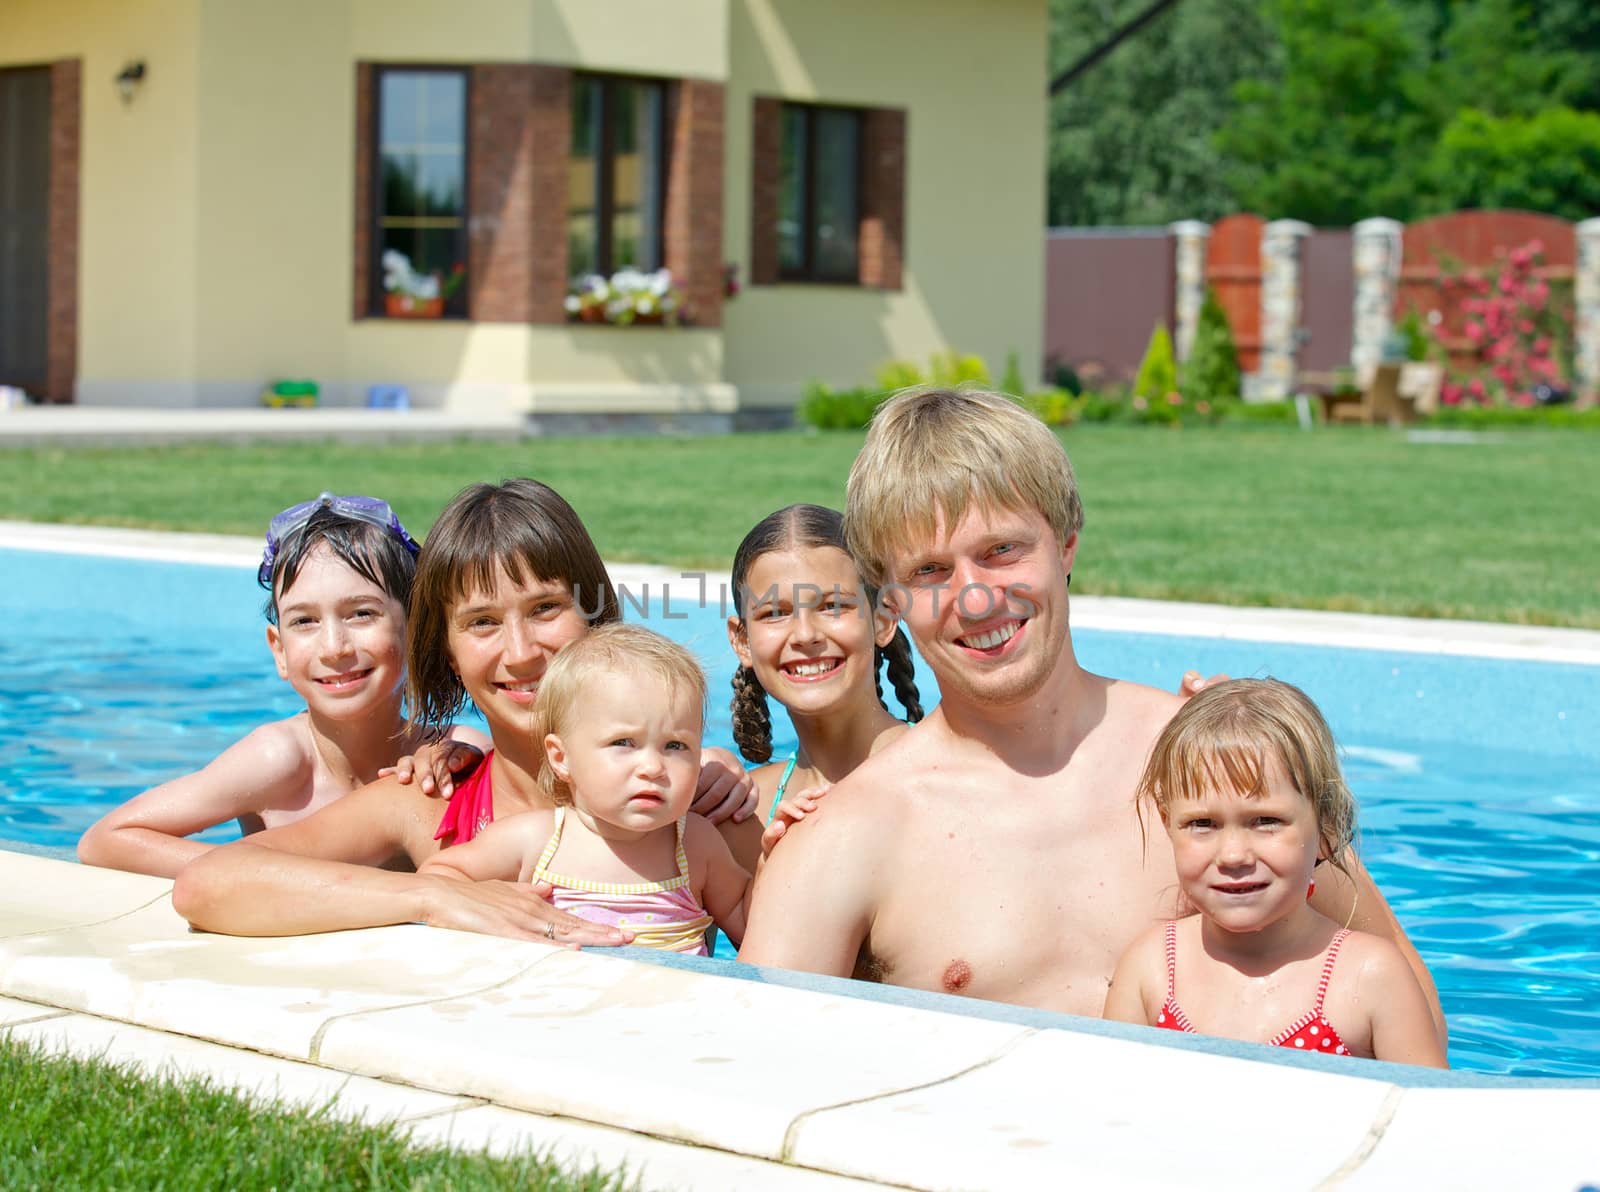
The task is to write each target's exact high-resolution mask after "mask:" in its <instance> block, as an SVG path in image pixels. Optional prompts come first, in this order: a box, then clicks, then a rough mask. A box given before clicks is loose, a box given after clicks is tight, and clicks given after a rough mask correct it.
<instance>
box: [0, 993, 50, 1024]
mask: <svg viewBox="0 0 1600 1192" xmlns="http://www.w3.org/2000/svg"><path fill="white" fill-rule="evenodd" d="M65 1013H66V1011H65V1010H63V1009H61V1008H60V1007H59V1006H45V1005H41V1004H40V1003H39V1002H24V1001H19V1000H18V999H16V998H14V997H0V1027H5V1026H12V1025H14V1024H16V1023H19V1022H34V1021H36V1020H38V1019H42V1018H57V1017H59V1016H61V1015H62V1014H65Z"/></svg>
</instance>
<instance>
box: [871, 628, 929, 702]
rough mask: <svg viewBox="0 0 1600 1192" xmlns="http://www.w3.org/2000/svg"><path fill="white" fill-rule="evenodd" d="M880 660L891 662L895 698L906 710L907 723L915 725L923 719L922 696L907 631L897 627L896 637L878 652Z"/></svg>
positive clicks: (890, 673)
mask: <svg viewBox="0 0 1600 1192" xmlns="http://www.w3.org/2000/svg"><path fill="white" fill-rule="evenodd" d="M878 657H879V659H884V658H887V659H888V660H889V682H891V683H893V684H894V694H895V698H896V699H898V700H899V701H900V706H901V707H903V708H904V709H905V710H906V722H907V723H908V724H915V723H917V721H919V720H921V719H922V695H921V693H920V692H918V691H917V680H916V670H915V668H914V667H913V666H912V663H911V641H910V639H909V638H907V637H906V631H905V630H904V629H903V628H901V627H900V626H898V625H896V626H895V630H894V637H893V638H891V639H890V641H889V644H888V645H887V646H885V647H884V648H882V649H880V650H879V651H878ZM878 699H879V701H880V702H881V701H882V700H883V684H882V683H879V684H878Z"/></svg>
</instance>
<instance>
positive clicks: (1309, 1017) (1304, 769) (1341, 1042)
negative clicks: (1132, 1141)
mask: <svg viewBox="0 0 1600 1192" xmlns="http://www.w3.org/2000/svg"><path fill="white" fill-rule="evenodd" d="M1138 798H1139V799H1140V801H1141V806H1142V804H1143V802H1144V801H1145V800H1148V801H1149V802H1150V803H1151V804H1153V805H1154V807H1155V809H1156V812H1157V813H1158V814H1159V815H1160V817H1161V822H1162V824H1163V825H1164V826H1165V827H1166V830H1167V835H1168V836H1169V837H1170V839H1171V841H1172V852H1173V859H1174V861H1175V863H1176V866H1177V872H1178V883H1179V886H1180V887H1181V889H1182V891H1183V894H1184V897H1185V898H1186V900H1187V901H1188V902H1189V903H1190V904H1191V905H1192V906H1193V907H1194V908H1195V910H1196V911H1198V912H1199V913H1198V914H1195V915H1193V916H1192V917H1190V918H1187V919H1183V920H1181V921H1177V922H1169V923H1166V924H1165V925H1163V926H1161V927H1158V928H1156V929H1154V930H1153V931H1151V932H1149V933H1147V934H1146V935H1145V936H1144V937H1143V938H1141V939H1139V940H1138V941H1136V942H1135V943H1134V944H1133V946H1132V947H1131V948H1129V949H1128V951H1127V952H1126V953H1124V955H1123V957H1122V960H1121V961H1120V962H1119V964H1118V965H1117V970H1116V974H1115V975H1114V976H1113V978H1112V983H1111V989H1110V992H1109V993H1108V995H1107V997H1106V1007H1105V1016H1106V1017H1107V1018H1110V1019H1115V1020H1118V1021H1122V1022H1136V1023H1142V1024H1145V1025H1150V1026H1156V1027H1161V1028H1164V1029H1167V1030H1176V1031H1188V1032H1191V1033H1202V1034H1208V1035H1221V1036H1225V1037H1228V1038H1234V1039H1243V1040H1246V1041H1249V1042H1258V1043H1267V1044H1270V1045H1272V1046H1277V1047H1288V1048H1292V1049H1294V1050H1296V1051H1313V1052H1319V1053H1322V1054H1327V1055H1346V1054H1348V1055H1358V1056H1368V1057H1372V1058H1376V1059H1380V1060H1390V1061H1393V1062H1396V1063H1403V1064H1425V1065H1427V1066H1429V1067H1436V1068H1443V1067H1445V1066H1446V1062H1445V1056H1444V1051H1443V1049H1442V1047H1441V1046H1440V1044H1439V1042H1438V1038H1437V1036H1436V1034H1435V1032H1434V1026H1433V1018H1432V1014H1431V1012H1430V1010H1429V1008H1428V1003H1427V1001H1426V999H1425V998H1424V997H1423V993H1422V990H1421V988H1420V987H1419V986H1418V984H1417V980H1416V978H1415V976H1413V974H1412V972H1411V969H1410V967H1409V966H1408V965H1407V963H1406V960H1405V958H1404V956H1402V955H1401V953H1400V950H1399V949H1398V948H1396V947H1395V946H1394V945H1393V944H1392V943H1390V942H1389V941H1387V940H1384V939H1380V938H1378V937H1377V936H1373V935H1367V934H1364V933H1361V932H1351V931H1347V930H1344V929H1342V928H1341V927H1340V926H1339V924H1337V923H1335V922H1333V921H1332V920H1331V919H1328V918H1326V917H1324V916H1323V915H1321V914H1319V913H1318V912H1317V911H1315V910H1313V909H1312V908H1311V907H1310V906H1309V905H1308V899H1309V898H1310V897H1311V890H1312V889H1313V888H1314V887H1315V884H1316V883H1315V880H1314V877H1313V873H1314V870H1315V867H1316V866H1317V865H1318V864H1319V863H1321V862H1322V861H1324V860H1327V861H1331V862H1332V863H1333V864H1334V865H1340V864H1341V858H1342V857H1343V855H1344V853H1345V851H1346V849H1347V847H1348V846H1349V845H1350V843H1351V841H1352V839H1353V838H1354V835H1355V800H1354V798H1353V797H1352V796H1351V794H1350V790H1349V788H1348V787H1347V786H1346V785H1345V783H1344V779H1343V778H1342V777H1341V776H1340V773H1339V762H1338V757H1337V754H1336V751H1335V747H1334V743H1333V736H1332V734H1331V733H1330V732H1329V731H1328V726H1327V724H1326V723H1325V722H1324V720H1323V719H1322V715H1321V714H1320V713H1319V712H1318V711H1317V708H1316V705H1314V704H1313V703H1312V702H1311V701H1310V699H1308V698H1307V697H1306V695H1305V693H1304V692H1302V691H1300V690H1299V689H1298V688H1296V687H1291V686H1290V685H1289V684H1287V683H1280V682H1278V681H1276V680H1273V679H1235V680H1231V681H1228V682H1224V683H1219V684H1216V685H1214V686H1208V687H1206V688H1205V689H1204V690H1203V691H1201V692H1200V693H1199V694H1198V695H1196V696H1194V697H1193V698H1192V699H1190V700H1189V702H1188V703H1186V704H1185V705H1184V706H1183V708H1182V709H1181V710H1180V711H1179V712H1178V714H1177V715H1176V716H1175V717H1173V719H1172V722H1171V723H1170V724H1169V725H1168V726H1167V727H1166V729H1165V730H1163V732H1162V734H1161V736H1160V738H1159V739H1158V740H1157V741H1156V745H1155V748H1154V750H1153V751H1152V752H1151V756H1150V761H1149V763H1148V764H1147V765H1146V767H1145V771H1144V775H1143V777H1142V778H1141V779H1140V783H1139V790H1138Z"/></svg>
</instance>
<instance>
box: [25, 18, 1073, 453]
mask: <svg viewBox="0 0 1600 1192" xmlns="http://www.w3.org/2000/svg"><path fill="white" fill-rule="evenodd" d="M1046 42H1047V28H1046V5H1045V0H872V3H870V4H864V3H857V2H851V0H670V2H669V0H456V2H453V3H450V4H444V3H427V2H425V0H404V2H401V0H6V2H5V3H4V4H3V5H0V383H10V384H20V385H23V386H25V387H27V388H28V389H29V390H30V391H31V392H33V393H36V394H44V395H47V396H48V397H49V398H51V399H53V400H57V401H77V402H80V403H82V404H84V405H102V406H105V405H118V406H146V407H148V406H167V407H172V406H178V407H185V406H193V407H222V406H241V405H246V404H250V403H253V402H255V401H256V400H257V398H258V395H259V394H260V393H261V391H262V389H263V387H264V385H266V384H267V383H268V382H271V381H274V380H278V379H283V378H301V377H306V378H314V379H316V380H317V381H318V382H319V383H320V385H321V390H322V399H323V401H324V403H325V404H331V405H357V404H361V403H362V402H364V401H365V400H366V395H367V393H368V390H369V387H371V386H374V385H380V384H402V385H405V386H407V387H408V389H409V391H410V396H411V400H412V402H413V404H415V405H419V406H427V407H434V408H444V409H447V410H459V411H463V412H465V411H475V412H479V411H518V410H521V411H528V412H546V413H552V412H570V413H594V412H598V413H608V414H610V413H645V414H661V413H667V414H696V413H706V412H711V413H719V414H723V415H727V414H730V413H731V414H736V415H741V416H747V417H748V419H749V420H752V421H757V422H759V421H761V420H762V419H763V417H773V416H774V415H776V416H777V417H781V416H782V414H783V412H786V411H787V410H788V409H789V408H790V407H792V405H793V403H794V402H795V400H796V399H797V398H798V396H799V394H800V391H801V387H802V386H803V384H804V383H805V382H806V381H807V380H810V379H813V378H820V379H824V380H829V381H832V382H835V383H841V384H850V383H859V382H861V381H864V380H866V379H867V378H868V377H869V376H870V374H871V370H872V369H873V368H874V367H875V366H876V365H877V364H879V363H881V362H882V361H884V360H886V359H889V358H911V359H919V360H925V359H926V358H927V356H928V355H929V354H930V353H931V352H933V351H935V350H937V349H940V348H944V347H955V348H959V349H960V350H961V351H963V352H975V353H978V354H980V355H982V356H983V357H984V358H985V359H986V360H988V361H989V362H990V364H991V367H993V368H994V369H995V370H996V371H997V372H998V370H999V368H1000V366H1001V364H1002V363H1003V361H1004V360H1005V357H1006V354H1007V353H1008V352H1012V351H1015V352H1016V353H1017V355H1018V358H1019V360H1021V361H1022V362H1024V365H1025V367H1029V368H1031V367H1032V366H1033V363H1034V362H1035V361H1038V360H1039V359H1040V358H1041V357H1042V348H1041V339H1042V331H1041V329H1042V321H1043V320H1042V301H1043V266H1042V262H1041V260H1040V254H1039V248H1038V246H1039V235H1040V229H1041V228H1042V227H1043V224H1044V191H1045V145H1046V103H1045V94H1046V87H1047V78H1046ZM625 266H634V267H637V268H639V269H641V270H652V269H655V268H657V267H661V266H665V267H666V268H668V269H669V270H670V271H671V274H672V277H673V279H674V281H675V284H676V285H677V287H678V289H679V291H680V292H681V298H682V304H683V306H682V310H683V314H684V319H683V321H682V323H681V325H676V326H667V325H648V324H649V320H648V319H641V320H639V321H638V322H636V323H635V324H634V325H631V326H614V325H610V324H607V323H598V322H587V321H581V320H579V319H578V318H577V316H576V315H575V314H574V313H573V312H572V311H571V310H569V305H571V304H569V303H568V301H567V299H568V295H569V289H570V288H571V287H572V285H573V284H574V279H575V278H578V277H579V276H581V275H583V274H586V273H591V272H593V273H599V274H602V275H607V274H610V273H613V272H615V271H616V270H619V269H621V268H623V267H625ZM730 279H731V280H733V281H734V282H735V284H736V285H737V288H738V292H737V294H736V296H732V297H730V296H729V291H731V290H732V289H733V288H734V287H733V286H730V285H729V284H728V283H729V281H730Z"/></svg>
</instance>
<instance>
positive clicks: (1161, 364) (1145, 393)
mask: <svg viewBox="0 0 1600 1192" xmlns="http://www.w3.org/2000/svg"><path fill="white" fill-rule="evenodd" d="M1177 388H1178V365H1177V363H1176V362H1175V361H1174V360H1173V357H1172V337H1171V336H1170V335H1168V334H1167V329H1166V327H1165V326H1164V325H1163V324H1161V323H1157V324H1156V325H1155V330H1153V331H1151V332H1150V342H1149V344H1147V345H1146V347H1145V350H1144V359H1143V360H1141V361H1140V362H1139V372H1138V375H1137V376H1135V377H1134V379H1133V395H1134V397H1136V398H1138V397H1142V398H1144V400H1145V401H1146V402H1148V403H1149V404H1150V406H1151V407H1152V408H1153V407H1154V406H1155V405H1156V404H1157V403H1158V402H1159V403H1160V404H1161V405H1166V404H1168V403H1167V395H1168V394H1169V393H1174V392H1176V391H1177Z"/></svg>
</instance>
